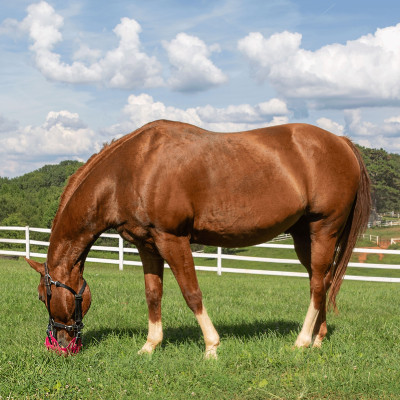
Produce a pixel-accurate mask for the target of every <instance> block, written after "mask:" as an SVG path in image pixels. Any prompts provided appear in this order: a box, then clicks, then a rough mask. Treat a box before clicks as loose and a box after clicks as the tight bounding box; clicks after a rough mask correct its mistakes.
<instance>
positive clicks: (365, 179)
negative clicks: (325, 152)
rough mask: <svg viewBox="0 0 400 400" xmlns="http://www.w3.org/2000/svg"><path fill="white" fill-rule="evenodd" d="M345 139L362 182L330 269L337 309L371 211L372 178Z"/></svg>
mask: <svg viewBox="0 0 400 400" xmlns="http://www.w3.org/2000/svg"><path fill="white" fill-rule="evenodd" d="M343 139H344V140H345V141H346V143H347V144H348V145H349V146H350V148H351V149H352V150H353V152H354V154H355V156H356V157H357V160H358V164H359V165H360V182H359V185H358V190H357V194H356V197H355V199H354V203H353V207H352V209H351V212H350V214H349V216H348V218H347V221H346V225H345V227H344V229H343V232H342V234H341V235H340V237H339V239H338V241H337V243H336V248H335V255H334V261H333V265H332V267H333V268H332V269H331V271H330V273H331V274H332V275H331V276H333V278H332V285H331V288H330V293H329V301H328V306H333V308H334V309H336V295H337V293H338V292H339V289H340V286H341V284H342V281H343V277H344V274H345V273H346V268H347V264H348V262H349V260H350V257H351V254H352V252H353V249H354V247H355V245H356V242H357V239H358V237H359V235H360V234H361V232H363V231H364V230H365V229H366V228H367V225H368V219H369V215H370V212H371V194H370V179H369V176H368V172H367V169H366V167H365V164H364V161H363V159H362V157H361V154H360V152H359V151H358V149H357V147H356V146H355V145H354V144H353V143H352V141H351V140H350V139H348V138H346V137H343Z"/></svg>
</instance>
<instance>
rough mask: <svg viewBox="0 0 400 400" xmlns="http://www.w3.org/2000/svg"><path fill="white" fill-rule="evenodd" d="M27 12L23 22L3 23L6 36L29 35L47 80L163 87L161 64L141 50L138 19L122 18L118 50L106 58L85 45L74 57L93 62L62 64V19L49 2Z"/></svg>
mask: <svg viewBox="0 0 400 400" xmlns="http://www.w3.org/2000/svg"><path fill="white" fill-rule="evenodd" d="M27 13H28V15H27V16H26V18H25V19H24V20H23V21H22V22H20V23H18V22H17V21H15V20H7V21H5V22H4V23H3V24H2V26H3V33H4V32H6V31H7V32H11V31H12V30H15V27H16V26H17V27H18V28H19V29H20V30H22V31H24V32H27V33H28V34H29V37H30V39H31V40H32V42H33V44H32V45H31V47H30V50H31V51H32V52H33V53H34V55H35V62H36V66H37V68H38V69H39V70H40V71H41V73H42V74H43V75H44V76H45V77H46V78H48V79H51V80H55V81H61V82H68V83H100V84H105V85H106V86H109V87H117V88H125V89H133V88H138V87H155V86H161V85H163V79H162V77H161V64H160V63H159V62H158V60H157V59H156V58H155V57H150V56H148V55H147V54H146V53H144V52H143V51H142V50H141V43H140V39H139V33H140V32H141V27H140V25H139V24H138V23H137V22H136V21H135V20H134V19H129V18H122V19H121V22H120V24H118V25H117V26H116V27H115V29H114V33H115V35H116V36H117V37H118V38H119V44H118V47H117V48H115V49H113V50H110V51H108V52H107V53H106V54H105V56H104V57H103V58H100V54H101V52H99V51H98V50H91V49H90V48H88V46H86V45H81V48H80V49H79V50H78V51H77V52H75V54H74V56H73V58H74V59H75V60H85V61H89V62H90V63H88V64H85V63H83V62H82V61H74V62H73V63H72V64H67V63H64V62H62V61H61V55H60V54H58V53H56V52H54V47H55V46H56V45H57V44H58V43H59V42H61V41H62V34H61V32H60V29H61V28H62V26H63V23H64V21H63V18H62V16H60V15H59V14H57V13H56V11H55V10H54V8H53V7H52V6H51V5H50V4H48V3H47V2H45V1H41V2H40V3H36V4H32V5H30V6H29V7H28V8H27ZM83 55H85V56H83Z"/></svg>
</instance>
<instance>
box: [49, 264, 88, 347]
mask: <svg viewBox="0 0 400 400" xmlns="http://www.w3.org/2000/svg"><path fill="white" fill-rule="evenodd" d="M44 272H45V275H44V282H45V285H46V292H47V311H48V312H49V325H48V326H47V337H48V338H49V340H50V342H51V335H52V336H53V337H54V338H55V339H56V340H57V330H56V329H55V328H58V329H65V330H66V331H68V332H74V333H75V336H74V337H75V339H76V341H80V340H81V337H82V333H81V330H82V329H83V327H84V325H83V322H82V295H83V292H84V291H85V288H86V281H85V279H84V280H83V285H82V287H81V290H80V291H79V293H76V292H75V290H74V289H72V288H71V287H69V286H68V285H65V284H64V283H61V282H58V281H53V279H51V276H50V274H49V270H48V267H47V262H45V263H44ZM51 285H54V286H55V287H62V288H64V289H67V290H69V291H70V292H71V293H72V294H73V295H74V297H75V323H74V324H72V325H64V324H61V323H59V322H55V321H54V318H53V317H52V315H51V311H50V299H51Z"/></svg>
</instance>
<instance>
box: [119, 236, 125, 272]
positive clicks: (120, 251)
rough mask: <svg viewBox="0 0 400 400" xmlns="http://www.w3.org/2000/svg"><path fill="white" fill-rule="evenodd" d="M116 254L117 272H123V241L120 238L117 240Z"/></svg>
mask: <svg viewBox="0 0 400 400" xmlns="http://www.w3.org/2000/svg"><path fill="white" fill-rule="evenodd" d="M118 240H119V242H118V254H119V270H120V271H123V269H124V240H123V239H122V237H119V238H118Z"/></svg>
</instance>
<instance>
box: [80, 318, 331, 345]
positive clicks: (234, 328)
mask: <svg viewBox="0 0 400 400" xmlns="http://www.w3.org/2000/svg"><path fill="white" fill-rule="evenodd" d="M301 326H302V325H301V324H300V323H298V322H295V321H285V320H272V321H254V322H252V323H237V324H230V325H221V324H216V326H215V327H216V329H217V331H218V333H219V335H220V337H221V340H224V338H228V337H235V338H239V339H252V338H258V337H261V336H263V337H267V338H268V337H269V336H282V337H284V336H288V335H290V334H292V332H294V334H295V335H297V334H298V333H299V332H300V330H301ZM146 328H147V327H141V328H135V327H134V328H130V329H128V328H105V329H100V330H96V331H94V330H92V331H88V332H87V333H86V334H85V335H84V342H85V346H87V347H91V346H94V345H97V344H98V343H100V342H101V341H103V340H105V339H107V337H108V336H121V337H122V336H125V337H126V336H128V337H134V336H146V335H147V330H146ZM334 330H335V327H334V326H332V325H330V326H329V329H328V334H327V337H326V338H327V339H329V336H330V335H331V334H332V333H333V332H334ZM188 340H189V341H191V342H195V343H200V344H203V335H202V332H201V330H200V327H199V326H188V325H184V326H177V327H166V328H164V341H163V345H162V347H163V346H164V345H165V344H168V343H173V344H182V343H185V342H187V341H188Z"/></svg>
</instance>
